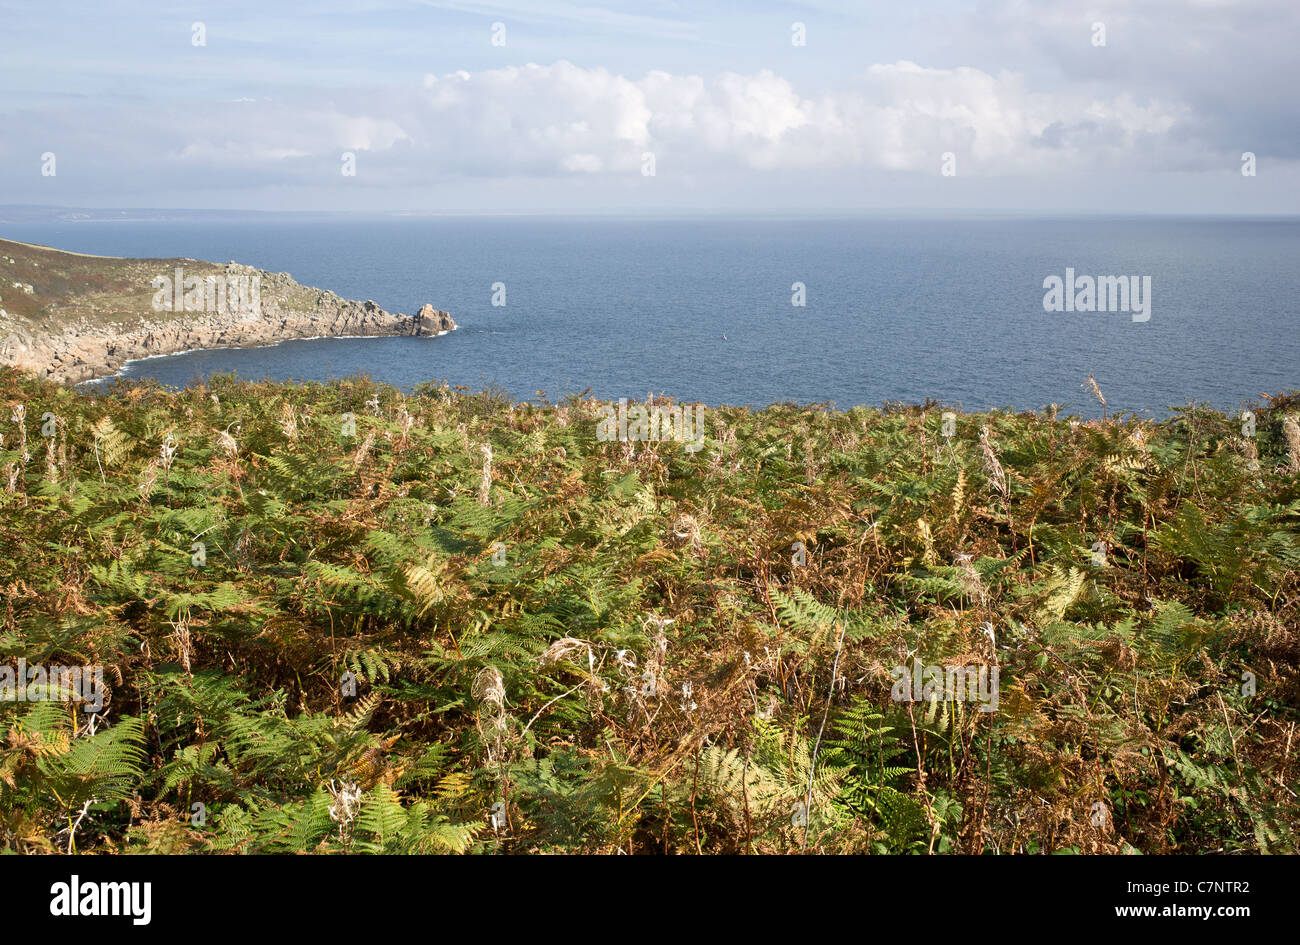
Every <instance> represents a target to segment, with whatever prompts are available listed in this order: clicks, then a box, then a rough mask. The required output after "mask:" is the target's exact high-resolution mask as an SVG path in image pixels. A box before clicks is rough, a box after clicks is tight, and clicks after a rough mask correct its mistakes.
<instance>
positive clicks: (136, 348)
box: [0, 240, 456, 383]
mask: <svg viewBox="0 0 1300 945" xmlns="http://www.w3.org/2000/svg"><path fill="white" fill-rule="evenodd" d="M217 287H219V288H220V290H221V291H220V292H218V291H216V289H217ZM227 290H228V292H227ZM455 327H456V323H455V321H453V320H452V317H451V316H450V315H449V314H448V313H447V312H444V311H440V310H438V309H435V308H434V307H433V306H432V305H429V304H426V305H424V306H423V307H422V308H420V310H419V311H418V312H417V314H415V315H414V316H410V315H404V314H401V313H392V312H387V311H385V310H384V309H382V308H380V307H379V305H378V304H377V303H375V302H373V301H355V300H351V299H344V298H340V297H339V296H338V295H336V294H334V293H333V292H329V291H324V290H321V289H314V288H310V287H308V286H303V285H299V284H298V283H297V282H295V281H294V280H293V278H292V277H290V276H289V274H288V273H283V272H280V273H272V272H267V271H264V270H260V269H256V268H254V267H252V266H243V265H240V264H238V263H234V262H231V263H227V264H225V265H218V264H214V263H208V262H203V261H201V260H194V259H118V258H113V257H104V256H84V255H80V254H77V253H65V252H62V251H60V250H56V249H51V248H49V247H45V246H33V245H30V244H27V243H17V242H11V241H8V240H0V364H9V365H13V366H15V367H18V368H20V369H23V370H26V371H31V372H33V373H36V374H38V375H41V376H43V377H47V378H49V379H51V380H56V381H62V382H71V383H79V382H81V381H87V380H92V379H94V378H98V377H104V376H107V375H111V374H116V373H117V372H118V371H120V370H121V369H122V367H123V365H125V364H126V362H127V361H130V360H134V359H137V358H147V357H153V356H156V355H164V354H175V353H177V352H181V351H189V350H193V349H200V348H234V347H254V346H260V345H270V344H276V343H278V342H281V341H286V340H289V339H293V338H321V337H369V336H376V335H412V336H430V335H439V334H442V333H443V332H447V331H451V330H453V329H455Z"/></svg>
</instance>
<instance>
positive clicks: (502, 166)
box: [412, 61, 1183, 174]
mask: <svg viewBox="0 0 1300 945" xmlns="http://www.w3.org/2000/svg"><path fill="white" fill-rule="evenodd" d="M425 88H426V95H425V98H424V104H425V106H426V111H425V113H424V114H423V115H416V116H413V118H412V120H414V121H416V122H420V123H424V124H426V125H427V126H429V127H430V128H435V127H436V128H437V129H439V131H440V133H441V134H443V135H444V136H445V138H446V140H448V141H449V142H450V143H451V147H450V148H449V150H450V151H451V152H454V153H453V154H449V155H446V156H445V157H446V160H447V161H449V162H450V163H452V164H457V163H459V164H462V165H464V166H467V167H470V166H472V167H473V168H475V169H476V170H475V172H476V173H485V172H488V171H491V172H493V173H499V174H509V173H512V172H514V173H525V174H527V173H545V172H546V169H554V168H559V169H560V170H562V171H574V172H583V173H594V172H597V171H600V170H602V169H603V170H604V171H606V172H610V173H617V172H628V171H632V170H635V169H636V168H638V167H639V165H640V153H641V152H642V151H644V150H650V151H654V152H656V155H657V156H659V155H662V156H664V157H666V158H669V159H670V160H671V162H672V164H673V165H674V166H676V167H681V168H688V169H693V170H697V171H699V170H706V169H709V168H713V167H717V166H718V164H719V163H722V164H724V165H727V166H738V167H745V168H750V169H755V170H778V169H818V168H853V167H861V168H864V169H880V168H883V169H892V170H913V171H920V172H925V173H932V172H935V169H936V168H937V167H938V163H939V156H940V155H941V154H942V153H943V152H945V151H953V152H955V153H957V154H958V155H959V160H960V161H961V166H962V169H963V173H965V172H971V173H983V174H1006V173H1016V172H1023V171H1026V170H1032V169H1034V168H1041V167H1046V166H1049V165H1050V166H1051V167H1053V168H1056V169H1059V168H1060V167H1061V166H1062V165H1063V164H1074V165H1085V166H1086V165H1088V164H1092V163H1097V162H1104V161H1106V160H1112V159H1114V158H1115V157H1117V156H1119V155H1125V154H1127V155H1130V156H1132V155H1136V154H1137V152H1138V150H1139V148H1140V147H1145V146H1149V145H1150V144H1151V141H1152V139H1153V138H1158V137H1160V136H1163V135H1165V134H1166V133H1167V132H1169V131H1170V129H1171V128H1173V127H1174V125H1175V123H1176V122H1177V120H1178V117H1179V115H1180V114H1181V113H1182V111H1183V109H1182V108H1181V107H1180V106H1178V105H1177V104H1173V103H1170V104H1165V103H1159V102H1149V103H1146V104H1138V103H1137V102H1135V101H1134V100H1132V99H1131V98H1130V97H1128V96H1127V95H1119V96H1115V97H1112V98H1095V97H1088V96H1081V95H1078V94H1063V93H1033V92H1030V91H1028V90H1026V88H1025V87H1024V82H1023V80H1022V79H1021V77H1019V76H1017V75H1015V74H1012V73H1004V74H999V75H996V76H994V75H990V74H988V73H986V72H982V71H980V70H978V69H972V68H956V69H935V68H925V67H922V66H919V65H917V64H915V63H912V62H906V61H904V62H898V63H893V64H888V65H875V66H872V67H870V68H869V69H868V70H866V72H865V73H863V74H862V75H861V76H859V77H858V78H857V79H855V80H854V81H852V82H850V83H847V84H845V85H843V86H841V87H839V88H837V89H835V90H834V91H830V92H824V93H821V94H819V95H814V96H810V97H805V96H803V95H801V94H800V93H799V92H798V91H797V90H796V89H795V88H794V86H793V85H792V83H791V82H790V81H788V80H787V79H784V78H782V77H780V76H778V75H776V74H774V73H772V72H770V71H767V70H763V71H760V72H758V73H754V74H750V75H741V74H737V73H730V72H726V73H722V74H720V75H718V76H716V77H713V78H710V79H705V78H703V77H700V76H690V75H686V76H677V75H671V74H668V73H665V72H651V73H648V74H647V75H645V76H644V77H642V78H640V79H629V78H627V77H624V76H621V75H616V74H613V73H611V72H609V71H607V70H605V69H583V68H580V67H578V66H575V65H572V64H571V63H568V62H564V61H561V62H557V63H555V64H554V65H550V66H541V65H537V64H529V65H527V66H523V67H512V68H508V69H497V70H489V71H486V72H481V73H477V74H474V75H468V74H464V73H461V74H458V75H450V76H445V77H442V78H432V77H426V80H425Z"/></svg>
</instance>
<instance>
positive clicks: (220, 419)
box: [0, 371, 1300, 853]
mask: <svg viewBox="0 0 1300 945" xmlns="http://www.w3.org/2000/svg"><path fill="white" fill-rule="evenodd" d="M0 399H3V401H4V404H5V406H4V407H3V411H4V413H3V416H0V432H3V440H2V441H0V546H2V547H3V548H4V549H5V554H4V555H3V560H0V594H2V595H3V601H2V605H0V655H3V656H4V657H5V660H6V661H7V662H8V663H10V664H11V665H12V664H13V663H14V662H15V661H16V660H18V659H19V658H22V659H25V660H26V661H27V663H28V664H48V665H91V666H94V665H98V666H102V667H103V668H104V678H105V681H106V685H107V686H108V688H109V689H110V690H111V692H110V695H109V697H108V699H107V703H106V706H105V708H104V710H103V712H102V713H100V714H99V715H94V716H93V717H92V715H90V714H88V713H85V712H82V711H80V710H79V708H78V706H77V703H76V702H75V701H69V702H57V701H35V702H9V703H0V848H3V849H5V850H18V851H41V850H48V851H55V850H69V849H72V850H76V851H78V852H112V851H163V852H182V851H194V852H198V851H240V852H270V851H316V852H333V851H358V852H366V851H402V852H440V851H468V852H506V853H521V852H534V851H593V852H605V853H610V852H616V851H618V850H622V851H624V852H630V853H661V852H668V853H735V852H753V853H779V852H797V851H801V850H804V851H808V852H826V853H839V852H908V853H924V852H1001V853H1009V852H1039V853H1046V852H1062V851H1078V852H1089V853H1092V852H1127V851H1133V850H1136V851H1140V852H1144V853H1207V852H1214V851H1224V852H1263V851H1270V852H1296V851H1297V836H1298V833H1297V831H1300V813H1298V811H1300V806H1298V805H1297V803H1296V793H1295V792H1296V785H1297V780H1298V779H1297V774H1298V773H1300V762H1298V760H1297V756H1298V755H1300V738H1298V737H1297V735H1300V731H1298V730H1297V721H1300V713H1298V709H1300V428H1297V427H1296V425H1295V421H1294V419H1291V418H1294V417H1295V416H1296V415H1297V413H1300V399H1297V398H1295V397H1291V398H1286V397H1280V398H1277V399H1275V400H1274V401H1272V402H1271V403H1270V404H1267V405H1263V406H1261V407H1260V408H1259V409H1258V411H1257V417H1256V428H1255V431H1254V435H1253V436H1249V437H1247V436H1243V435H1242V432H1243V431H1242V423H1241V421H1240V420H1239V419H1238V418H1234V417H1228V416H1224V415H1222V414H1220V413H1216V412H1214V411H1211V410H1205V409H1199V408H1187V409H1184V410H1180V411H1178V412H1177V414H1176V415H1175V416H1174V418H1172V419H1170V420H1168V421H1165V422H1160V423H1153V422H1150V421H1139V420H1135V419H1111V420H1109V421H1105V422H1089V423H1076V422H1072V421H1071V420H1070V419H1069V418H1065V417H1049V416H1043V415H1033V414H1010V413H991V414H984V415H958V416H957V417H956V418H955V424H954V429H953V430H952V433H953V435H952V436H951V438H946V437H944V436H943V435H942V422H943V421H942V417H941V409H940V408H938V407H936V406H934V405H931V406H930V407H929V409H922V408H919V407H914V408H899V409H889V410H876V409H864V408H854V409H852V410H849V411H847V412H839V411H834V410H830V409H822V408H818V407H791V406H773V407H770V408H768V409H765V410H762V411H757V412H755V411H749V410H744V409H730V408H724V409H717V410H710V411H708V414H707V423H706V429H707V440H706V443H705V447H704V449H703V450H701V451H699V452H696V453H692V452H689V451H687V450H685V449H684V448H683V446H682V444H680V443H671V442H660V443H624V442H601V441H599V440H598V439H597V436H596V418H597V405H596V404H594V403H593V402H591V401H584V400H577V399H572V400H568V401H566V402H564V403H562V404H558V405H542V406H539V405H529V404H521V403H512V402H511V401H509V400H508V399H506V398H503V397H499V396H495V395H493V394H491V393H485V394H477V395H474V394H468V393H466V392H463V391H459V390H448V389H446V388H444V387H429V388H427V389H423V390H421V391H418V392H417V393H416V394H415V395H412V396H403V395H401V394H400V393H399V392H398V391H396V390H394V389H391V388H387V387H383V386H379V385H375V384H371V383H369V382H366V381H364V380H351V381H347V382H341V383H337V384H333V385H329V386H321V385H298V386H295V385H268V384H261V385H254V384H248V383H242V382H237V381H235V380H233V379H229V378H224V379H223V378H218V379H214V380H213V381H212V382H211V386H210V387H209V388H202V389H190V390H186V391H183V392H169V391H165V390H163V389H161V388H159V387H157V386H152V385H150V384H138V385H129V386H119V387H117V388H115V389H114V391H113V392H112V393H111V394H109V395H107V396H104V395H97V396H93V397H91V396H88V395H84V394H79V393H77V392H74V391H72V390H69V389H67V388H64V387H60V386H56V385H53V384H46V383H43V382H38V381H35V380H33V379H31V378H30V377H26V376H23V375H20V374H17V373H15V372H12V371H5V372H0ZM46 414H49V415H50V416H46ZM11 418H12V419H11ZM43 426H44V431H43V430H42V427H43ZM353 426H355V430H353ZM44 434H48V435H44ZM498 543H499V544H498ZM797 543H801V544H797ZM913 660H920V661H921V663H922V664H925V665H939V666H947V667H953V666H962V667H971V668H973V669H984V670H989V669H991V668H992V667H995V666H996V667H997V669H998V673H999V676H998V679H999V687H1000V688H999V697H998V700H997V707H996V711H982V710H983V709H984V708H985V706H981V705H976V704H973V703H969V702H967V703H963V702H961V701H946V700H944V699H941V698H933V699H930V700H928V701H900V700H896V699H895V698H892V697H891V690H892V689H893V688H894V686H895V680H896V678H897V676H896V668H897V667H900V666H910V665H911V664H912V661H913ZM354 692H355V694H353V693H354ZM493 815H495V817H494V816H493Z"/></svg>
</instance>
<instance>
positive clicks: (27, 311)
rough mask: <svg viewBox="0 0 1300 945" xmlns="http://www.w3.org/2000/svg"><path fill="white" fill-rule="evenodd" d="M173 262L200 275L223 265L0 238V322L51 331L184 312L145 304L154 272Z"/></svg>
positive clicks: (172, 267)
mask: <svg viewBox="0 0 1300 945" xmlns="http://www.w3.org/2000/svg"><path fill="white" fill-rule="evenodd" d="M177 268H184V270H185V272H186V275H194V276H199V277H206V276H210V275H218V274H220V273H221V272H223V271H224V270H223V268H222V267H220V266H217V265H215V264H213V263H207V262H199V261H197V260H193V259H119V258H116V257H113V256H85V255H82V254H81V253H68V252H64V251H63V250H57V249H51V248H50V247H48V246H34V245H31V244H28V243H16V242H13V241H11V240H0V307H3V309H4V310H5V312H7V313H8V314H7V316H5V317H0V328H3V327H6V326H8V327H16V328H27V329H29V330H31V331H35V332H50V331H59V330H61V329H62V328H63V327H64V326H65V325H67V324H72V323H75V324H76V325H78V326H79V327H83V328H87V329H90V328H94V327H110V326H119V325H130V324H133V323H135V322H136V321H137V320H139V319H140V318H142V317H144V316H146V315H147V316H148V317H150V318H152V319H155V320H158V321H165V320H169V319H171V318H183V317H185V313H184V312H180V313H171V312H155V311H154V310H153V308H152V306H151V304H150V303H151V301H152V299H153V295H154V289H153V287H152V285H151V282H152V280H153V278H154V277H155V276H158V275H167V276H170V275H171V274H172V273H173V272H174V271H175V270H176V269H177ZM15 282H16V283H18V285H17V286H15V285H14V283H15ZM23 286H30V287H31V289H32V291H31V292H27V291H25V290H24V289H23V288H22V287H23Z"/></svg>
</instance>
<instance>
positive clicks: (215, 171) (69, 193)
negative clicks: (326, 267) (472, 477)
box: [0, 0, 1300, 214]
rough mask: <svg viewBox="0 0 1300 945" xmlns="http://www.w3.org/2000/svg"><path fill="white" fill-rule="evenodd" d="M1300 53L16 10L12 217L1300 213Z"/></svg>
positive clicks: (713, 19) (8, 200)
mask: <svg viewBox="0 0 1300 945" xmlns="http://www.w3.org/2000/svg"><path fill="white" fill-rule="evenodd" d="M1298 39H1300V2H1297V0H1118V2H1117V0H1059V2H1051V0H1042V2H1031V0H988V2H982V0H981V2H951V0H934V2H931V0H914V2H899V0H886V2H875V0H870V2H867V0H859V2H850V0H811V2H789V3H773V2H768V0H753V2H747V3H739V2H732V3H719V2H711V0H689V2H687V0H683V2H660V0H639V2H635V3H622V2H617V3H616V2H602V0H570V2H550V0H503V2H492V3H476V2H460V0H452V2H441V0H423V2H416V0H408V2H378V0H352V2H336V0H312V2H310V3H299V2H295V0H289V2H271V0H258V2H244V0H222V2H221V3H156V4H147V3H138V2H135V0H113V2H111V3H104V2H99V0H97V2H93V3H63V2H58V0H30V2H26V0H24V2H13V0H0V204H40V205H54V206H66V207H98V208H108V207H129V208H192V209H202V208H208V209H223V210H230V209H238V210H298V211H303V210H315V211H370V212H410V213H431V212H518V211H524V212H578V213H583V212H596V213H598V212H652V211H699V212H715V211H721V212H725V211H780V212H802V213H817V212H825V211H836V212H842V211H854V210H882V209H883V210H890V209H904V210H918V209H921V210H954V211H982V210H1006V211H1023V212H1061V211H1068V212H1085V213H1091V212H1097V213H1229V214H1256V213H1296V212H1300V106H1298V105H1297V101H1296V94H1297V89H1300V56H1297V55H1296V54H1295V51H1294V46H1295V43H1296V41H1297V40H1298ZM801 40H802V42H801ZM1247 152H1249V153H1250V154H1251V155H1253V156H1254V157H1253V162H1250V160H1249V159H1246V158H1243V155H1244V154H1246V153H1247ZM1251 164H1253V166H1251ZM1243 167H1246V168H1247V169H1250V170H1253V174H1243ZM349 172H350V173H349Z"/></svg>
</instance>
